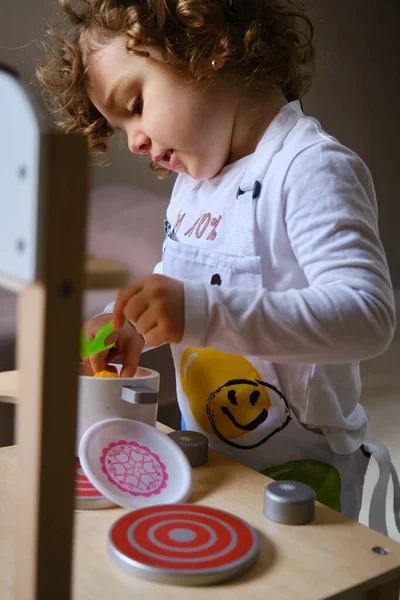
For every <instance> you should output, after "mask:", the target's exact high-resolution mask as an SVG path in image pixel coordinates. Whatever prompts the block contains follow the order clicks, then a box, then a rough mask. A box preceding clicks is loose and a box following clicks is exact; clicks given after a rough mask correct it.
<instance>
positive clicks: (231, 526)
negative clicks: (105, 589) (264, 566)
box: [109, 504, 258, 585]
mask: <svg viewBox="0 0 400 600" xmlns="http://www.w3.org/2000/svg"><path fill="white" fill-rule="evenodd" d="M109 551H110V553H111V556H112V557H113V559H114V560H115V561H116V562H117V563H118V564H119V566H120V567H122V568H123V569H124V570H125V571H128V572H129V573H132V574H134V575H137V576H139V577H142V578H144V579H150V580H152V581H158V582H163V583H173V584H182V585H185V584H186V585H204V584H210V583H218V582H221V581H223V580H227V579H232V578H234V577H237V576H239V575H241V574H242V573H244V572H245V571H248V570H249V569H251V568H252V567H253V566H254V564H255V563H256V561H257V557H258V535H257V533H256V531H255V530H254V529H253V528H252V527H250V526H249V525H248V524H247V523H245V522H244V521H242V520H241V519H239V518H238V517H235V516H234V515H232V514H230V513H227V512H224V511H221V510H217V509H215V508H211V507H208V506H199V505H188V504H175V505H162V506H150V507H147V508H141V509H139V510H136V511H134V512H131V513H128V514H126V515H124V516H123V517H121V518H120V519H119V520H118V521H116V523H114V525H113V526H112V528H111V529H110V532H109Z"/></svg>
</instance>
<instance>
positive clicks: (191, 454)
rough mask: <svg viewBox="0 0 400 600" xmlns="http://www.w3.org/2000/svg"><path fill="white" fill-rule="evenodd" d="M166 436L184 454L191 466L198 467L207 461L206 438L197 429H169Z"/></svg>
mask: <svg viewBox="0 0 400 600" xmlns="http://www.w3.org/2000/svg"><path fill="white" fill-rule="evenodd" d="M168 436H169V437H170V438H171V439H172V440H174V442H175V443H176V444H178V446H179V447H180V449H181V450H183V452H184V453H185V454H186V456H187V458H188V459H189V462H190V464H191V465H192V467H200V466H201V465H204V464H205V463H206V462H207V461H208V439H207V438H206V436H205V435H203V434H202V433H199V432H198V431H171V433H169V434H168Z"/></svg>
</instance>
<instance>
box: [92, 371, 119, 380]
mask: <svg viewBox="0 0 400 600" xmlns="http://www.w3.org/2000/svg"><path fill="white" fill-rule="evenodd" d="M94 377H101V378H105V379H106V378H114V379H115V378H116V377H117V378H119V375H118V373H112V372H111V371H98V372H97V373H95V374H94Z"/></svg>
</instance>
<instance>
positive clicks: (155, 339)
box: [146, 325, 169, 347]
mask: <svg viewBox="0 0 400 600" xmlns="http://www.w3.org/2000/svg"><path fill="white" fill-rule="evenodd" d="M168 341H169V340H167V339H166V335H165V330H164V328H163V327H161V326H160V325H157V326H156V327H153V328H152V329H150V330H149V331H148V332H147V333H146V344H147V345H148V346H154V347H156V346H161V344H165V343H166V342H168Z"/></svg>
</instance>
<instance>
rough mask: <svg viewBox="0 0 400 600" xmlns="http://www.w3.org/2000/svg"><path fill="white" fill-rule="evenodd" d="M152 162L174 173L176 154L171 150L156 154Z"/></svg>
mask: <svg viewBox="0 0 400 600" xmlns="http://www.w3.org/2000/svg"><path fill="white" fill-rule="evenodd" d="M153 160H154V162H156V163H158V164H159V165H161V166H162V167H165V168H166V169H169V170H170V171H175V170H176V168H177V160H176V152H175V150H173V149H172V148H171V149H170V150H167V152H164V153H163V154H158V155H157V156H155V157H154V158H153Z"/></svg>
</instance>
